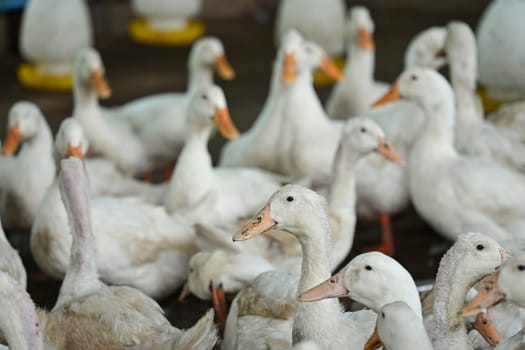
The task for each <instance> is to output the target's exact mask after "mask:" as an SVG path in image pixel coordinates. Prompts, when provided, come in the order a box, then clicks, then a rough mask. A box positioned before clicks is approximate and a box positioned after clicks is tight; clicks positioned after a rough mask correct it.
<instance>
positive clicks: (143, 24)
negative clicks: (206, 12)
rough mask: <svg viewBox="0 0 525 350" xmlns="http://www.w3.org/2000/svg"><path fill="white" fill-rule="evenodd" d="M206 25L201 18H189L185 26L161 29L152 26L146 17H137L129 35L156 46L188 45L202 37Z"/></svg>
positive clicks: (143, 42)
mask: <svg viewBox="0 0 525 350" xmlns="http://www.w3.org/2000/svg"><path fill="white" fill-rule="evenodd" d="M205 31H206V26H205V25H204V23H203V22H202V21H199V20H195V19H192V20H188V22H187V25H186V27H185V28H181V29H176V30H168V31H160V30H158V29H155V28H152V27H151V26H150V25H149V23H148V22H147V21H146V20H145V19H136V20H134V21H133V22H131V24H130V26H129V35H130V36H131V38H132V39H133V40H135V41H136V42H138V43H141V44H145V45H154V46H187V45H191V44H192V43H193V42H194V41H195V40H197V39H198V38H200V37H201V36H202V35H203V34H204V32H205Z"/></svg>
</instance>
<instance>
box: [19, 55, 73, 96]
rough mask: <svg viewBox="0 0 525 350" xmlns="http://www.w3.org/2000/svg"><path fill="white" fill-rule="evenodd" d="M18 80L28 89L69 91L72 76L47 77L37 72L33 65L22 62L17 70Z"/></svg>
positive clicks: (71, 84)
mask: <svg viewBox="0 0 525 350" xmlns="http://www.w3.org/2000/svg"><path fill="white" fill-rule="evenodd" d="M17 75H18V80H19V81H20V83H21V84H22V85H23V86H25V87H28V88H31V89H35V90H43V91H70V90H71V87H72V86H73V76H72V75H71V74H65V75H48V74H45V73H42V72H39V71H38V69H37V68H36V65H35V64H34V63H30V62H24V63H22V64H20V65H19V66H18V69H17Z"/></svg>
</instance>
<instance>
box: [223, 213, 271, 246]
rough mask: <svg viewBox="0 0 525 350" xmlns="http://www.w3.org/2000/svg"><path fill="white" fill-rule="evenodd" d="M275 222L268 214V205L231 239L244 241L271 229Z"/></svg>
mask: <svg viewBox="0 0 525 350" xmlns="http://www.w3.org/2000/svg"><path fill="white" fill-rule="evenodd" d="M275 226H277V222H276V221H275V220H273V219H272V217H271V215H270V206H269V205H267V206H266V207H264V208H263V209H262V210H261V211H260V212H259V213H258V214H257V215H255V216H254V217H253V218H252V219H251V220H250V221H249V222H248V223H247V224H246V225H244V227H243V228H242V229H241V230H240V231H239V232H237V233H236V234H235V235H234V236H233V241H234V242H235V241H245V240H247V239H250V238H253V237H255V236H258V235H260V234H261V233H264V232H266V231H269V230H271V229H272V228H274V227H275Z"/></svg>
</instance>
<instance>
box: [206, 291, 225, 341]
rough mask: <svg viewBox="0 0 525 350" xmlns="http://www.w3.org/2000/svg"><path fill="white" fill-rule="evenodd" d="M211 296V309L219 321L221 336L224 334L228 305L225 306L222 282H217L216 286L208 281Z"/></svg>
mask: <svg viewBox="0 0 525 350" xmlns="http://www.w3.org/2000/svg"><path fill="white" fill-rule="evenodd" d="M210 291H211V298H212V301H213V309H214V310H215V315H216V316H217V321H218V322H219V329H220V333H221V336H222V335H223V334H224V329H225V328H226V316H227V315H228V307H227V306H226V297H225V296H224V289H223V287H222V283H219V285H218V286H217V287H215V285H214V284H213V281H210Z"/></svg>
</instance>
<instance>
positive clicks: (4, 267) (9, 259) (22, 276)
mask: <svg viewBox="0 0 525 350" xmlns="http://www.w3.org/2000/svg"><path fill="white" fill-rule="evenodd" d="M0 273H6V274H7V275H9V277H11V278H12V279H13V280H15V281H16V282H17V283H18V284H19V285H20V287H22V289H26V285H27V274H26V269H25V268H24V264H23V263H22V259H21V258H20V255H18V252H17V251H16V250H15V249H13V247H11V245H10V244H9V241H8V240H7V237H6V236H5V232H4V229H3V228H2V225H1V224H0ZM0 329H1V327H0Z"/></svg>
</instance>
